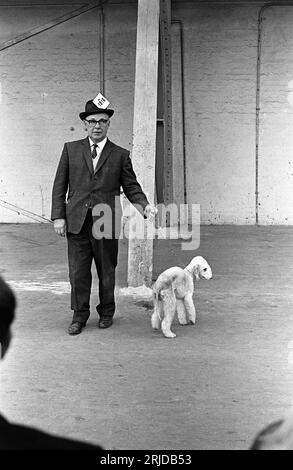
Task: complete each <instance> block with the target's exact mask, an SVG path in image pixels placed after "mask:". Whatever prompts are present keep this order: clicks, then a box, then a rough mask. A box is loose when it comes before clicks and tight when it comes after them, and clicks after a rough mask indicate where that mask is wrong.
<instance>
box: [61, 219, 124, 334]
mask: <svg viewBox="0 0 293 470" xmlns="http://www.w3.org/2000/svg"><path fill="white" fill-rule="evenodd" d="M92 227H93V218H92V211H91V210H88V212H87V216H86V218H85V221H84V224H83V226H82V229H81V231H80V232H79V233H78V234H74V233H70V232H68V233H67V244H68V264H69V279H70V284H71V309H72V310H73V311H74V313H73V318H72V322H76V321H79V322H81V323H83V324H84V325H85V324H86V322H87V320H88V318H89V316H90V294H91V286H92V271H91V268H92V262H93V260H94V261H95V265H96V269H97V274H98V278H99V298H100V303H99V305H97V307H96V310H97V312H98V314H99V316H100V317H108V318H109V317H110V318H112V317H113V315H114V312H115V297H114V289H115V269H116V266H117V258H118V240H117V239H105V238H102V239H96V238H94V236H93V233H92Z"/></svg>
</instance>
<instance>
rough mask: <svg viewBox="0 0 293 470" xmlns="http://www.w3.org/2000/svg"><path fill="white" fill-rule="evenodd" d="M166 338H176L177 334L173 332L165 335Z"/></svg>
mask: <svg viewBox="0 0 293 470" xmlns="http://www.w3.org/2000/svg"><path fill="white" fill-rule="evenodd" d="M164 336H165V338H176V335H175V333H172V331H170V332H168V333H164Z"/></svg>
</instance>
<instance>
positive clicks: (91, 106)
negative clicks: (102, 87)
mask: <svg viewBox="0 0 293 470" xmlns="http://www.w3.org/2000/svg"><path fill="white" fill-rule="evenodd" d="M99 113H103V114H108V116H109V117H111V116H113V114H114V110H113V109H107V108H105V109H103V108H98V106H96V105H95V103H93V101H92V100H90V101H88V102H87V103H86V105H85V111H83V112H82V113H80V114H79V117H80V119H81V120H82V121H83V120H84V119H85V118H86V117H87V116H90V115H91V114H99Z"/></svg>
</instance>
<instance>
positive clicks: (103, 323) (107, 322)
mask: <svg viewBox="0 0 293 470" xmlns="http://www.w3.org/2000/svg"><path fill="white" fill-rule="evenodd" d="M112 324H113V320H112V318H100V320H99V323H98V327H99V328H109V327H110V326H112Z"/></svg>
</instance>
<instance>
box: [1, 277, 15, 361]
mask: <svg viewBox="0 0 293 470" xmlns="http://www.w3.org/2000/svg"><path fill="white" fill-rule="evenodd" d="M15 307H16V300H15V296H14V294H13V292H12V290H11V288H10V287H9V286H8V284H6V282H5V281H4V280H3V279H2V278H1V277H0V344H1V359H2V358H3V357H4V356H5V353H6V351H7V349H8V347H9V344H10V341H11V337H12V334H11V324H12V322H13V320H14V311H15Z"/></svg>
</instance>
